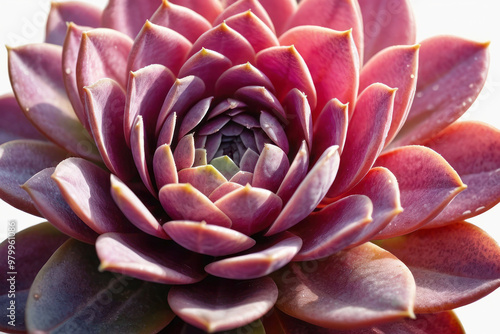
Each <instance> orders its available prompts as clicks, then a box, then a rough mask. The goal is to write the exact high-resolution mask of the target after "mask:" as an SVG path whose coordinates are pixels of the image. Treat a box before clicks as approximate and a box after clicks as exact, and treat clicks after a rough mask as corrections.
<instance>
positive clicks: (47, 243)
mask: <svg viewBox="0 0 500 334" xmlns="http://www.w3.org/2000/svg"><path fill="white" fill-rule="evenodd" d="M16 229H17V227H16V222H15V221H14V220H11V221H9V223H8V225H7V230H6V231H7V233H8V234H7V237H8V238H7V239H5V240H4V241H3V242H2V243H1V244H0V254H1V255H2V257H3V258H4V259H5V260H4V261H2V262H1V264H0V269H1V270H2V272H3V273H5V274H4V275H5V276H4V277H5V278H4V280H3V282H2V292H1V295H0V306H1V307H2V309H3V310H6V311H5V312H4V313H6V314H5V315H4V316H3V317H2V318H1V321H0V330H2V331H6V332H9V333H10V332H13V330H14V331H15V332H18V331H19V332H25V331H26V325H25V322H24V313H25V306H26V300H27V299H28V296H29V288H30V286H31V284H32V283H33V280H34V279H35V276H36V274H37V273H38V271H39V270H40V268H42V266H43V265H44V264H45V262H47V260H48V259H49V258H50V256H51V255H52V253H53V252H54V251H55V250H56V249H57V248H58V247H59V246H60V245H62V244H63V243H64V242H65V241H66V240H67V239H68V237H67V236H66V235H64V234H62V233H61V232H59V231H58V230H56V229H55V228H54V227H53V226H51V225H50V224H49V223H41V224H38V225H35V226H32V227H30V228H27V229H26V230H23V231H21V232H17V230H16ZM16 232H17V233H16ZM9 256H11V259H14V261H15V264H14V265H13V266H14V268H15V269H12V268H9V266H8V264H9V263H8V259H10V258H9ZM12 278H13V279H12ZM5 280H6V281H5ZM13 294H14V296H13ZM12 302H14V303H15V304H12ZM11 305H13V307H12V306H11ZM9 308H10V309H13V310H14V312H13V313H12V311H11V310H10V309H9ZM11 314H12V315H13V316H12V317H10V315H11ZM10 321H12V322H13V323H14V324H15V326H12V325H9V324H8V322H10Z"/></svg>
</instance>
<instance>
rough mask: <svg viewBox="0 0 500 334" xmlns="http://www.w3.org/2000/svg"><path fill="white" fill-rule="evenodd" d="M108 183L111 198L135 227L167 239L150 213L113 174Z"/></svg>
mask: <svg viewBox="0 0 500 334" xmlns="http://www.w3.org/2000/svg"><path fill="white" fill-rule="evenodd" d="M110 182H111V187H110V192H111V197H112V198H113V200H114V202H115V203H116V205H117V206H118V208H119V209H120V210H121V212H122V213H123V214H124V215H125V217H127V219H128V220H129V221H130V222H131V223H132V224H134V225H135V227H137V228H138V229H140V230H141V231H144V232H146V233H148V234H150V235H153V236H155V237H158V238H162V239H169V237H168V236H167V235H166V234H165V231H163V229H162V227H161V225H160V223H159V222H158V220H157V219H156V218H155V217H154V216H153V214H152V213H151V211H149V209H148V208H147V207H146V206H145V205H144V203H143V202H142V201H141V199H140V198H139V197H138V196H137V195H136V194H135V193H134V192H133V191H132V190H131V189H130V188H129V187H128V186H127V185H126V184H125V183H123V182H122V181H121V180H120V179H119V178H117V177H116V176H114V175H113V174H111V177H110Z"/></svg>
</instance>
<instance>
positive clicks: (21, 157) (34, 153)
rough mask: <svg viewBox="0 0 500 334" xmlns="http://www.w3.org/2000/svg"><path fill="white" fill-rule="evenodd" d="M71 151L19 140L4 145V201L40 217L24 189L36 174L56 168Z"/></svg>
mask: <svg viewBox="0 0 500 334" xmlns="http://www.w3.org/2000/svg"><path fill="white" fill-rule="evenodd" d="M66 156H67V152H65V151H63V150H61V149H60V148H58V147H57V146H55V145H54V144H52V143H48V142H45V141H38V140H15V141H11V142H7V143H5V144H3V145H1V146H0V198H1V199H2V200H4V201H6V202H7V203H9V204H10V205H12V206H14V207H16V208H18V209H19V210H22V211H25V212H28V213H31V214H32V215H36V216H40V213H39V212H38V210H37V209H36V208H35V206H34V204H33V201H32V200H31V198H30V197H29V196H28V194H27V193H26V192H25V191H24V190H22V189H21V187H20V186H21V185H23V184H24V183H25V182H26V181H28V180H29V179H30V178H31V177H32V176H33V175H35V174H36V173H38V172H39V171H41V170H42V169H45V168H48V167H55V166H56V165H57V164H58V163H59V161H62V160H63V159H64V158H66Z"/></svg>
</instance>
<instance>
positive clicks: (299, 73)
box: [256, 45, 317, 110]
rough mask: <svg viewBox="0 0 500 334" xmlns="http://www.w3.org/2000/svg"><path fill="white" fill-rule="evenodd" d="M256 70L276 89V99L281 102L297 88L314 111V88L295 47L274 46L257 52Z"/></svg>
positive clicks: (315, 98) (307, 70) (315, 100)
mask: <svg viewBox="0 0 500 334" xmlns="http://www.w3.org/2000/svg"><path fill="white" fill-rule="evenodd" d="M256 64H257V66H258V68H259V69H260V70H261V71H262V72H264V73H265V74H266V75H267V77H268V78H269V79H270V80H271V82H272V83H273V85H274V87H276V90H277V92H276V97H277V98H278V99H279V100H280V101H283V99H284V98H285V97H286V95H287V94H288V92H290V90H291V89H293V88H297V89H298V90H299V91H301V92H303V93H304V94H305V95H306V96H307V101H308V102H309V106H310V107H311V109H313V110H314V108H315V107H316V103H317V96H316V88H315V87H314V82H313V78H312V77H311V73H310V72H309V69H308V68H307V65H306V62H305V61H304V59H303V58H302V56H301V55H300V54H299V52H297V49H295V46H293V45H292V46H276V47H271V48H267V49H265V50H262V51H261V52H259V53H258V54H257V56H256Z"/></svg>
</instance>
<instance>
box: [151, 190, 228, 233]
mask: <svg viewBox="0 0 500 334" xmlns="http://www.w3.org/2000/svg"><path fill="white" fill-rule="evenodd" d="M159 198H160V202H161V205H162V206H163V208H164V209H165V211H166V212H167V213H168V215H169V216H170V217H172V218H173V219H176V220H192V221H200V222H201V221H203V220H204V221H206V222H207V223H208V224H212V225H218V226H222V227H230V226H231V219H229V218H228V216H226V215H225V214H224V213H223V212H222V211H221V210H220V209H219V208H217V207H216V206H215V205H214V203H212V201H210V200H209V199H208V198H207V197H206V196H205V195H203V193H201V192H200V191H199V190H197V189H196V188H194V187H193V186H192V185H190V184H189V183H178V184H175V183H171V184H167V185H165V186H163V187H162V188H161V189H160V193H159Z"/></svg>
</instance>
